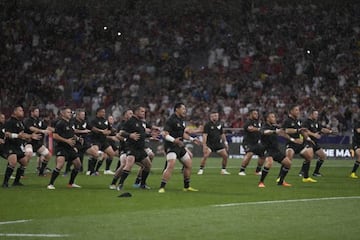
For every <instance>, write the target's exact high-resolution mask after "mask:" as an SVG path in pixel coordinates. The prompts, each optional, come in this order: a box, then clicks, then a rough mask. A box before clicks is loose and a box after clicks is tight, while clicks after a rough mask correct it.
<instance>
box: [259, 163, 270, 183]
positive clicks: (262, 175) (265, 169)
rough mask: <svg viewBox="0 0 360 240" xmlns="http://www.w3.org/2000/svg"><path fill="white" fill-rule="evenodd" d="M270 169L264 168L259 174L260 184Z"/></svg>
mask: <svg viewBox="0 0 360 240" xmlns="http://www.w3.org/2000/svg"><path fill="white" fill-rule="evenodd" d="M269 170H270V168H267V167H264V168H263V170H262V172H261V177H260V182H264V180H265V178H266V176H267V174H268V173H269Z"/></svg>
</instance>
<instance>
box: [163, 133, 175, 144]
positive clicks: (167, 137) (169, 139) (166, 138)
mask: <svg viewBox="0 0 360 240" xmlns="http://www.w3.org/2000/svg"><path fill="white" fill-rule="evenodd" d="M165 140H166V141H169V142H174V141H175V138H173V137H172V136H170V135H166V136H165Z"/></svg>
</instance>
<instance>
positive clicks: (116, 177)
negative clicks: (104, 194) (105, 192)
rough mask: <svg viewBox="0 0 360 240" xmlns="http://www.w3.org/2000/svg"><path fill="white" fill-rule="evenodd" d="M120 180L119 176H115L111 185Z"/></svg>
mask: <svg viewBox="0 0 360 240" xmlns="http://www.w3.org/2000/svg"><path fill="white" fill-rule="evenodd" d="M118 180H119V176H114V178H113V180H112V182H111V185H116V182H117V181H118Z"/></svg>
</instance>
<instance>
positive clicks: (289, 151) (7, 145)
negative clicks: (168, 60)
mask: <svg viewBox="0 0 360 240" xmlns="http://www.w3.org/2000/svg"><path fill="white" fill-rule="evenodd" d="M85 117H86V116H85V111H84V110H82V109H78V110H77V111H76V116H73V112H72V110H71V109H70V108H67V107H64V108H62V109H61V110H60V115H59V118H58V119H57V120H56V122H55V123H54V124H53V125H54V126H55V127H48V126H46V124H45V123H44V121H42V120H41V119H40V118H39V109H38V108H36V107H35V108H31V109H30V117H29V118H27V119H25V120H24V121H23V118H24V110H23V108H22V107H21V106H16V107H15V108H14V111H13V113H12V116H11V117H10V118H9V120H8V121H6V122H5V116H4V115H3V114H0V124H1V130H2V131H1V136H0V152H1V155H2V156H3V157H4V158H6V159H7V160H8V166H7V168H6V171H5V176H4V181H3V185H2V186H3V187H5V188H7V187H9V179H10V177H11V175H12V173H13V171H14V169H15V167H16V164H17V163H19V164H20V167H19V168H18V169H17V171H16V176H15V180H14V182H13V185H14V186H22V185H23V184H22V183H21V182H20V179H21V176H23V175H24V171H25V169H26V166H27V165H28V163H29V160H30V158H31V157H32V156H33V153H34V152H36V153H37V154H38V155H39V156H40V161H39V166H38V174H39V176H43V175H44V171H45V169H46V167H47V163H48V161H49V160H50V158H51V153H50V151H49V150H48V149H47V148H46V147H45V145H44V144H43V143H44V141H43V138H44V136H46V135H48V134H50V133H53V137H54V140H55V141H56V143H57V145H56V167H55V169H54V170H53V171H52V175H51V179H50V182H49V184H48V186H47V188H48V189H55V186H54V182H55V180H56V178H57V177H58V176H59V174H60V171H61V169H62V168H63V166H64V165H65V163H67V166H66V171H65V173H68V172H70V171H71V175H70V180H69V183H68V187H70V188H79V187H80V186H79V185H77V184H75V178H76V176H77V174H78V172H80V171H82V170H83V169H82V163H83V158H84V154H85V153H86V154H88V155H89V156H90V157H89V163H88V171H87V174H89V175H98V174H99V173H98V172H99V169H100V167H101V165H102V163H103V162H104V160H105V162H106V167H105V172H104V173H105V174H114V178H113V181H112V183H111V185H110V189H118V190H121V189H122V188H123V186H124V182H125V180H126V178H127V176H128V175H129V173H130V171H131V169H132V166H133V165H134V164H135V163H136V164H137V165H139V166H140V170H139V172H138V176H137V178H136V182H135V184H134V186H135V187H140V188H142V189H149V186H147V184H146V179H147V177H148V175H149V172H150V169H151V162H152V158H153V157H154V154H153V152H152V151H151V149H150V148H147V147H146V139H147V138H149V137H151V133H152V132H153V131H156V132H157V134H159V133H160V129H159V128H158V127H152V126H150V125H149V124H147V123H146V121H145V107H142V106H137V107H136V108H134V111H132V110H130V109H129V110H127V111H125V112H124V115H123V121H122V123H121V124H120V125H119V127H118V128H117V129H114V128H113V126H112V123H111V118H106V112H105V109H104V108H99V109H98V110H97V111H96V117H95V118H94V119H93V120H92V121H91V123H90V124H88V123H87V121H86V119H85ZM299 117H300V109H299V106H297V105H293V106H291V107H290V108H289V114H288V118H287V119H286V121H285V122H284V124H283V125H282V126H281V128H280V126H279V125H278V123H277V120H276V116H275V114H274V113H272V112H269V113H267V114H266V116H265V122H264V124H263V125H261V123H260V121H259V114H258V112H257V110H251V111H250V112H249V118H248V120H247V121H246V123H245V125H244V141H243V146H244V149H245V152H246V155H245V157H244V159H243V161H242V164H241V168H240V172H239V175H241V176H245V175H246V173H245V169H246V167H247V165H248V164H249V162H250V160H251V158H252V156H253V155H254V154H256V155H258V156H259V160H258V166H257V168H256V172H255V173H256V174H257V175H259V176H260V181H259V184H258V186H259V187H265V184H264V180H265V178H266V175H267V174H268V172H269V170H270V168H271V166H272V164H273V161H274V160H275V161H277V162H279V163H280V164H281V165H282V166H281V168H280V173H279V178H278V180H277V182H278V185H282V186H291V184H289V183H287V182H286V181H285V180H284V179H285V177H286V174H287V173H288V171H289V170H290V167H291V161H292V159H293V156H294V154H300V156H302V157H303V158H304V163H303V166H302V170H301V173H300V174H301V175H302V176H303V179H302V181H303V182H310V183H312V182H316V180H315V179H313V178H311V177H310V176H309V168H310V161H311V159H312V158H313V156H314V153H315V154H316V155H317V156H318V157H319V160H318V161H317V163H316V167H315V170H314V172H313V174H312V175H313V176H316V177H318V176H321V174H320V172H319V170H320V168H321V166H322V164H323V162H324V160H325V159H326V154H325V153H324V151H323V149H322V148H321V147H320V146H319V145H318V143H317V141H318V139H319V138H320V137H321V134H332V131H331V130H330V129H327V128H325V127H323V126H321V125H320V124H319V122H318V120H317V119H318V112H317V111H316V110H312V111H311V112H310V115H309V117H308V119H307V120H306V121H305V122H304V123H303V124H302V123H301V121H300V119H299ZM185 118H186V107H185V105H184V104H182V103H177V104H176V105H175V107H174V114H173V115H171V117H170V118H169V119H168V120H167V122H166V124H165V127H164V131H163V139H164V142H165V154H166V160H167V161H166V166H165V168H164V171H163V178H162V181H161V184H160V189H159V192H160V193H163V192H165V185H166V184H167V181H168V180H169V179H170V176H171V173H172V171H173V169H174V166H175V162H176V160H177V159H178V160H180V162H181V163H182V164H183V166H184V168H183V174H184V191H197V189H194V188H192V187H190V175H191V168H192V160H191V159H192V154H191V152H190V151H188V150H187V149H186V148H185V147H184V142H183V140H190V141H193V142H195V143H196V144H201V143H200V141H199V140H198V139H197V138H193V137H191V135H190V134H192V133H199V132H202V136H203V153H204V155H203V159H202V161H201V165H200V169H199V171H198V174H199V175H202V174H203V173H204V169H205V164H206V160H207V158H208V157H209V155H210V153H211V152H216V153H218V154H219V155H220V156H221V157H222V159H223V161H222V169H221V174H230V173H229V172H228V171H227V170H226V165H227V157H228V155H227V151H228V144H227V141H226V137H225V134H224V132H223V129H222V124H221V122H220V121H219V114H218V112H217V111H213V112H211V113H210V119H209V121H208V122H207V123H206V124H205V125H204V127H203V128H201V129H198V130H196V131H190V130H189V129H187V128H186V125H185ZM109 120H110V121H109ZM359 134H360V126H359V123H356V125H355V127H354V137H353V143H354V146H353V148H354V151H355V154H356V156H357V159H356V161H355V164H354V167H353V169H352V173H351V175H350V177H351V178H358V177H357V175H356V170H357V168H358V166H359V164H360V157H359V156H360V150H359V148H358V146H359V139H360V138H359ZM277 135H279V136H282V137H284V138H285V139H287V140H288V142H287V144H286V151H285V154H284V153H283V152H282V151H281V150H280V147H279V143H278V139H277ZM116 143H118V144H120V146H119V147H118V144H116ZM115 156H120V157H119V158H120V160H119V162H118V166H117V168H116V169H117V170H116V172H115V173H113V172H111V170H110V164H111V162H112V159H113V158H114V157H115ZM71 165H73V166H74V167H73V169H72V170H71V168H70V167H71ZM118 180H119V184H118V185H117V181H118Z"/></svg>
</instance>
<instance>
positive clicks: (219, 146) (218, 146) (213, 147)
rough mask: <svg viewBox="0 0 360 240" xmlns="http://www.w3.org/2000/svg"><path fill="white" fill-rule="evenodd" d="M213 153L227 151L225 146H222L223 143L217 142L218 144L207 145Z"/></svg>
mask: <svg viewBox="0 0 360 240" xmlns="http://www.w3.org/2000/svg"><path fill="white" fill-rule="evenodd" d="M206 145H207V146H208V147H209V148H210V149H211V151H212V152H217V151H219V150H221V149H225V146H224V144H222V143H221V142H217V143H207V144H206Z"/></svg>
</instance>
